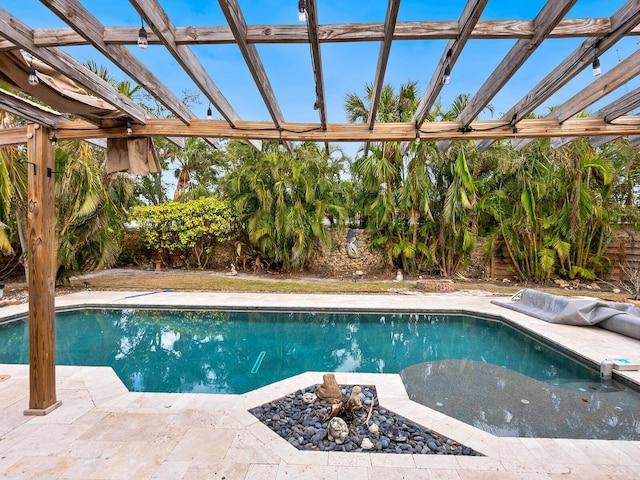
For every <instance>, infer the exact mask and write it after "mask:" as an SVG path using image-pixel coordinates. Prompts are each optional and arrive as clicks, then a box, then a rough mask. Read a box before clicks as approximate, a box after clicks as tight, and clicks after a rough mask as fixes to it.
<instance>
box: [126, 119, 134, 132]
mask: <svg viewBox="0 0 640 480" xmlns="http://www.w3.org/2000/svg"><path fill="white" fill-rule="evenodd" d="M132 133H133V129H132V128H131V122H130V121H129V120H127V135H131V134H132Z"/></svg>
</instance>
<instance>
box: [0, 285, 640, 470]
mask: <svg viewBox="0 0 640 480" xmlns="http://www.w3.org/2000/svg"><path fill="white" fill-rule="evenodd" d="M139 293H140V292H80V293H76V294H71V295H67V296H64V297H58V298H56V309H58V310H64V309H73V308H105V307H111V306H114V307H116V308H151V307H154V306H158V305H160V306H162V307H166V308H171V307H173V308H179V307H184V308H194V307H195V308H206V307H209V308H235V309H250V310H254V309H272V310H273V309H292V308H293V309H297V308H299V309H303V308H304V309H313V310H325V311H327V310H344V309H346V310H358V311H363V310H378V309H382V310H384V311H389V310H393V311H402V312H415V311H421V312H434V313H451V312H456V313H463V314H474V313H480V314H482V315H487V316H490V317H492V318H496V317H497V318H505V319H506V320H508V322H512V323H514V324H515V325H518V326H519V327H521V328H523V329H525V330H526V331H529V332H532V333H534V334H536V335H540V336H542V337H544V338H546V339H548V340H550V341H551V342H553V343H557V344H559V345H562V346H564V347H565V348H568V349H569V350H570V351H572V352H575V353H576V354H577V355H579V356H580V357H584V358H586V359H589V360H591V361H592V362H595V363H596V364H597V363H599V362H600V361H601V360H602V359H604V358H606V357H607V356H611V355H620V356H630V357H633V356H634V355H636V354H637V353H636V352H638V351H640V350H639V348H638V347H639V346H640V341H637V340H634V339H629V338H626V337H622V336H620V335H618V334H616V333H614V332H608V331H606V330H602V329H598V328H595V327H590V328H587V327H573V326H567V325H552V324H548V323H546V322H543V321H541V320H538V319H535V318H532V317H528V316H526V315H524V314H520V313H518V312H514V311H511V310H508V309H505V308H503V307H499V306H496V305H493V304H491V303H490V302H491V300H492V299H494V298H495V297H494V296H483V297H478V296H470V295H456V294H439V295H434V294H413V295H402V294H396V295H299V294H249V293H203V292H196V293H186V292H157V293H162V294H163V295H151V294H150V295H147V296H139ZM129 295H136V296H135V297H129V298H126V297H127V296H129ZM27 310H28V307H27V306H26V305H18V306H11V307H4V308H2V309H0V320H1V319H3V318H9V317H12V318H15V317H16V316H21V315H24V314H25V313H26V312H27ZM576 329H577V330H576ZM4 372H9V373H10V374H11V372H13V373H12V374H13V375H14V377H15V379H16V381H18V380H20V379H21V380H20V381H21V382H22V383H25V381H26V380H25V379H26V378H27V377H28V367H27V366H25V365H0V373H4ZM57 372H58V377H60V378H59V379H58V383H59V385H60V387H59V388H60V389H61V394H60V399H61V400H62V402H63V405H62V407H61V408H60V409H58V410H60V413H56V412H53V413H52V414H50V415H49V416H47V417H44V420H40V422H44V423H47V422H48V421H56V417H58V416H60V415H65V412H66V415H69V414H70V413H69V411H68V410H69V409H65V405H66V404H68V403H70V402H69V401H68V399H67V400H66V399H65V398H64V395H63V394H62V393H64V392H67V388H68V384H69V382H72V383H73V382H80V383H81V384H82V388H85V389H86V391H87V392H88V395H89V397H90V398H92V399H93V400H92V401H93V405H94V407H93V409H99V410H101V411H108V412H113V411H114V409H115V410H118V411H119V410H120V409H122V408H125V409H129V408H131V407H132V406H135V407H136V408H135V409H134V410H135V411H136V412H137V411H139V410H140V408H141V407H140V405H143V406H144V408H143V409H142V410H143V411H144V412H145V413H147V412H149V411H156V410H159V411H161V412H163V413H167V414H168V413H169V412H175V411H180V410H181V409H183V410H190V409H191V407H192V406H193V404H194V403H195V404H207V405H210V406H211V405H214V406H215V408H214V410H215V409H220V408H224V409H227V413H228V414H230V415H231V416H232V417H233V416H237V417H239V418H240V423H241V425H242V431H244V432H245V433H244V434H243V435H246V434H249V433H250V434H251V435H252V437H255V438H258V439H260V442H261V443H260V445H261V446H262V447H263V448H265V449H267V450H268V452H269V454H270V455H273V459H275V460H277V465H278V468H275V467H273V465H272V464H269V463H268V462H267V463H265V461H263V460H261V461H259V462H249V463H248V467H247V472H251V471H264V472H266V473H265V475H264V476H259V477H256V478H280V477H281V476H282V472H283V471H286V472H291V471H299V470H298V469H302V471H304V472H310V471H313V470H314V468H321V469H322V471H327V469H337V470H340V469H348V468H362V469H366V472H367V475H368V476H369V477H370V478H373V477H371V475H374V473H373V472H377V471H378V470H380V471H383V470H384V471H385V472H386V473H385V475H387V476H388V478H395V477H394V476H393V475H394V472H395V471H396V470H397V471H400V472H405V473H406V471H407V469H408V470H413V469H416V470H419V471H423V469H429V470H431V469H437V470H438V472H439V473H440V474H443V473H444V472H457V474H458V476H457V477H456V476H453V478H461V476H460V475H462V473H461V472H463V471H465V470H474V471H495V472H496V473H497V472H502V473H505V474H506V473H507V472H510V474H516V475H521V474H522V475H524V474H533V473H541V474H547V475H556V474H563V475H575V476H576V478H580V476H581V475H586V474H591V473H593V470H592V469H590V468H592V467H590V466H593V465H599V467H598V468H599V469H605V471H606V472H609V473H612V474H619V475H621V476H623V475H627V476H629V478H633V476H636V475H637V476H638V477H640V460H637V459H640V442H635V441H611V440H570V439H545V438H514V437H496V436H494V435H492V434H490V433H487V432H484V431H482V430H479V429H477V428H475V427H473V426H470V425H467V424H465V423H463V422H461V421H458V420H456V419H454V418H451V417H448V416H446V415H444V414H442V413H440V412H437V411H435V410H432V409H430V408H428V407H425V406H423V405H419V404H417V403H415V402H412V401H411V400H409V398H408V396H407V393H406V391H405V389H404V385H403V384H402V381H401V379H400V377H399V375H396V374H365V373H357V374H356V373H336V374H335V375H336V378H337V380H338V382H339V383H341V384H351V385H354V384H371V385H375V386H376V389H377V391H378V397H379V402H380V404H381V405H383V406H384V407H385V408H387V409H389V410H392V411H394V412H396V413H397V414H399V415H402V416H405V417H406V418H409V419H411V420H412V421H414V422H416V423H418V424H420V425H423V426H425V427H427V428H430V429H432V430H434V431H436V432H438V433H440V434H442V435H445V436H447V437H449V438H452V439H454V440H456V441H457V442H460V443H462V444H464V445H467V446H469V447H471V448H473V449H475V450H477V451H479V452H480V453H482V454H483V455H485V456H484V457H468V458H463V457H451V458H449V459H447V458H445V457H449V456H440V455H393V454H383V453H348V454H346V453H343V452H304V451H298V450H296V449H295V448H294V447H292V446H291V445H289V444H288V443H287V442H286V441H284V440H283V439H282V438H280V437H279V436H278V435H277V434H275V433H274V432H272V431H271V430H270V429H269V428H268V427H266V426H265V425H263V424H262V423H261V422H259V421H258V420H257V419H255V417H253V416H252V415H250V414H248V415H249V417H247V416H246V415H245V414H244V413H247V410H248V409H250V408H253V407H255V406H258V405H262V404H264V403H266V402H268V401H270V400H273V399H276V398H280V397H282V396H284V395H287V394H289V393H291V392H294V391H295V390H297V389H299V388H305V387H308V386H310V385H314V384H317V383H321V382H322V372H306V373H303V374H300V375H297V376H295V377H291V378H288V379H285V380H282V381H280V382H277V383H274V384H271V385H267V386H265V387H262V388H260V389H257V390H254V391H251V392H248V393H246V394H244V395H205V397H215V398H208V399H203V394H153V393H136V392H128V391H126V388H125V387H124V385H122V383H121V382H120V381H119V379H118V378H117V376H116V375H115V373H114V372H113V371H112V370H111V369H110V368H108V367H57ZM620 373H623V372H620ZM623 375H624V376H625V377H628V379H629V380H630V381H632V382H635V383H639V384H640V375H639V374H638V372H624V373H623ZM114 377H115V378H114ZM4 383H5V382H0V389H2V387H3V384H4ZM73 384H75V383H73ZM26 386H28V383H27V384H26ZM26 393H28V392H24V391H21V393H20V394H19V395H20V396H21V398H22V399H23V401H24V396H25V394H26ZM24 406H25V405H24V404H23V405H22V407H23V408H24ZM229 412H233V413H232V414H231V413H229ZM243 412H244V413H243ZM33 422H36V423H37V422H38V420H35V419H30V420H27V421H25V424H29V423H33ZM238 435H241V434H240V433H238ZM253 447H255V445H254V446H253ZM176 448H177V447H176ZM230 448H231V445H230ZM247 448H249V446H247ZM0 450H2V443H1V442H0ZM234 451H235V450H234ZM236 453H237V452H236ZM227 455H229V451H227ZM247 455H248V453H247ZM345 455H346V456H347V457H348V458H345ZM409 457H410V458H409ZM224 458H226V457H223V459H222V460H223V461H222V464H225V465H226V463H225V461H224ZM236 460H237V459H236ZM3 461H4V460H3ZM3 461H0V467H2V463H3ZM167 462H171V459H170V458H165V459H163V460H162V462H160V463H159V466H158V470H157V471H158V472H160V471H161V469H162V465H164V467H167V465H168V463H167ZM17 463H20V462H17ZM266 465H271V466H270V467H268V466H266ZM303 467H304V468H303ZM190 468H195V467H194V465H191V466H190ZM243 468H244V467H243ZM331 471H333V470H331ZM423 473H424V471H423ZM246 475H247V477H246V478H249V474H248V473H247V474H246ZM64 478H67V477H64ZM176 478H180V476H177V477H176ZM228 478H235V477H228ZM238 478H245V477H238ZM365 478H367V477H366V476H365ZM376 478H378V477H376ZM398 478H399V477H398ZM513 478H518V477H513Z"/></svg>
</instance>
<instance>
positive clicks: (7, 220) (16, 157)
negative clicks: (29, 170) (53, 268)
mask: <svg viewBox="0 0 640 480" xmlns="http://www.w3.org/2000/svg"><path fill="white" fill-rule="evenodd" d="M18 123H19V119H18V118H17V117H14V116H13V115H10V114H8V113H5V112H0V128H10V127H12V126H16V125H17V124H18ZM25 156H26V152H25V150H24V149H23V148H19V147H16V146H8V147H0V253H4V254H12V253H13V252H14V246H15V243H16V239H15V237H16V236H18V237H19V239H20V240H22V241H21V242H20V243H21V247H22V251H26V238H25V235H24V232H25V227H26V199H27V175H26V168H25V163H24V160H25ZM19 225H21V226H22V229H20V228H19Z"/></svg>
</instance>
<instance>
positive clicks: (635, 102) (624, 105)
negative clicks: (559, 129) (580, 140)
mask: <svg viewBox="0 0 640 480" xmlns="http://www.w3.org/2000/svg"><path fill="white" fill-rule="evenodd" d="M638 107H640V87H638V88H636V89H634V90H632V91H630V92H628V93H626V94H625V95H623V96H622V97H620V98H618V99H617V100H614V101H613V102H611V103H610V104H609V105H607V106H605V107H603V108H601V109H600V110H598V111H597V112H596V114H595V116H596V117H602V118H604V121H605V122H610V121H612V120H615V119H616V118H618V117H621V116H622V115H625V114H627V113H628V112H630V111H631V110H635V109H636V108H638ZM616 138H618V137H592V138H590V139H589V143H590V144H591V146H592V147H593V148H597V147H600V146H602V145H604V144H605V143H607V142H610V141H611V140H615V139H616ZM573 140H575V138H574V137H563V138H552V139H551V146H552V147H553V148H556V149H557V148H560V147H562V146H564V145H567V144H568V143H571V142H572V141H573Z"/></svg>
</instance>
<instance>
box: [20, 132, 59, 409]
mask: <svg viewBox="0 0 640 480" xmlns="http://www.w3.org/2000/svg"><path fill="white" fill-rule="evenodd" d="M51 134H52V131H51V129H50V128H47V127H41V126H40V125H36V124H34V125H29V127H28V129H27V159H28V165H27V167H28V172H27V177H28V182H29V183H28V214H27V221H28V230H29V233H28V256H27V263H28V274H29V279H28V287H29V408H28V409H27V410H25V411H24V414H25V415H46V414H48V413H49V412H51V411H52V410H54V409H56V408H57V407H59V406H60V405H61V403H62V402H60V401H58V400H56V371H55V369H56V324H55V277H56V268H55V265H56V244H55V203H54V183H55V175H54V173H53V172H54V151H55V147H54V145H53V144H52V142H51V140H50V137H51Z"/></svg>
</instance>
